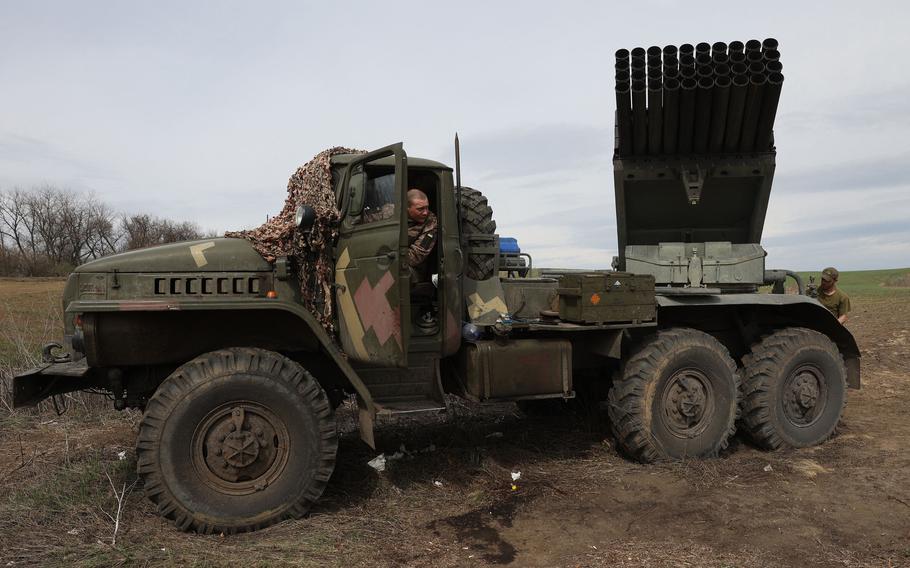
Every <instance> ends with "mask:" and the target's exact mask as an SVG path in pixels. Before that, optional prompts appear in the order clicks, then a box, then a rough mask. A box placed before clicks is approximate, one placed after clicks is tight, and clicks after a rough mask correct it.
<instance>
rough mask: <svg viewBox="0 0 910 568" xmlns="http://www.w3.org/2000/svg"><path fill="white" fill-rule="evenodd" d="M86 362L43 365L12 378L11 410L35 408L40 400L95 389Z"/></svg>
mask: <svg viewBox="0 0 910 568" xmlns="http://www.w3.org/2000/svg"><path fill="white" fill-rule="evenodd" d="M91 371H92V369H90V368H89V366H88V363H87V362H86V360H85V359H80V360H79V361H66V362H62V363H45V364H43V365H41V366H40V367H35V368H34V369H31V370H29V371H26V372H24V373H21V374H19V375H16V376H15V377H13V407H15V408H19V407H22V406H34V405H36V404H38V403H39V402H41V401H42V400H44V399H46V398H48V397H51V396H54V395H57V394H63V393H67V392H72V391H76V390H82V389H86V388H91V387H93V386H96V384H95V383H96V381H94V380H93V379H94V377H93V373H92V372H91Z"/></svg>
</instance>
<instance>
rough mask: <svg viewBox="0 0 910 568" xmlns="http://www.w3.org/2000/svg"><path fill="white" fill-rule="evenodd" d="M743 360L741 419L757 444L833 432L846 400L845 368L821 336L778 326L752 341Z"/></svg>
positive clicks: (792, 443)
mask: <svg viewBox="0 0 910 568" xmlns="http://www.w3.org/2000/svg"><path fill="white" fill-rule="evenodd" d="M743 363H744V364H745V380H744V384H743V390H744V397H743V413H742V423H743V425H744V427H745V429H746V431H747V432H748V433H749V436H750V437H751V438H752V440H753V441H754V442H755V443H756V444H757V445H759V446H761V447H763V448H765V449H769V450H775V449H777V448H780V447H792V448H804V447H807V446H814V445H816V444H820V443H821V442H823V441H825V440H826V439H828V438H829V437H830V436H831V434H833V433H834V429H835V428H836V427H837V423H838V422H839V421H840V417H841V414H842V413H843V410H844V403H845V402H846V394H847V370H846V368H845V367H844V360H843V358H842V357H841V355H840V352H839V351H838V349H837V346H835V345H834V343H832V342H831V340H830V339H828V337H827V336H825V335H823V334H821V333H819V332H817V331H813V330H810V329H803V328H787V329H782V330H780V331H777V332H775V333H773V334H772V335H769V336H767V337H765V338H764V339H762V340H761V341H759V342H758V343H756V344H755V345H754V346H753V347H752V351H751V353H749V354H748V355H747V356H746V357H745V358H744V359H743Z"/></svg>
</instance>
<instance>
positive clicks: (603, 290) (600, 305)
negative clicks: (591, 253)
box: [557, 272, 657, 323]
mask: <svg viewBox="0 0 910 568" xmlns="http://www.w3.org/2000/svg"><path fill="white" fill-rule="evenodd" d="M557 291H558V293H559V317H560V319H562V320H564V321H568V322H574V323H621V322H623V323H624V322H632V323H641V322H645V321H653V320H655V319H656V318H657V300H656V299H655V296H654V277H653V276H651V275H642V274H630V273H628V272H599V273H590V274H565V275H563V277H562V279H561V280H560V283H559V288H558V290H557Z"/></svg>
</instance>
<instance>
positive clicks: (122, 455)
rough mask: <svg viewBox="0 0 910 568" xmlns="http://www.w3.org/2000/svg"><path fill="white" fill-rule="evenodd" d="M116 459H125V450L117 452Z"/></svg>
mask: <svg viewBox="0 0 910 568" xmlns="http://www.w3.org/2000/svg"><path fill="white" fill-rule="evenodd" d="M117 459H118V460H120V461H123V460H125V459H126V450H123V451H122V452H117Z"/></svg>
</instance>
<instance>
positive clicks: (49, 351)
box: [41, 341, 73, 363]
mask: <svg viewBox="0 0 910 568" xmlns="http://www.w3.org/2000/svg"><path fill="white" fill-rule="evenodd" d="M55 349H63V346H62V345H60V344H59V343H57V342H56V341H52V342H51V343H48V344H47V345H45V346H44V347H42V348H41V359H42V360H43V361H44V362H45V363H67V362H69V361H70V360H72V358H73V356H72V355H71V354H70V353H61V354H59V355H55V354H54V352H53V351H54V350H55Z"/></svg>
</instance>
